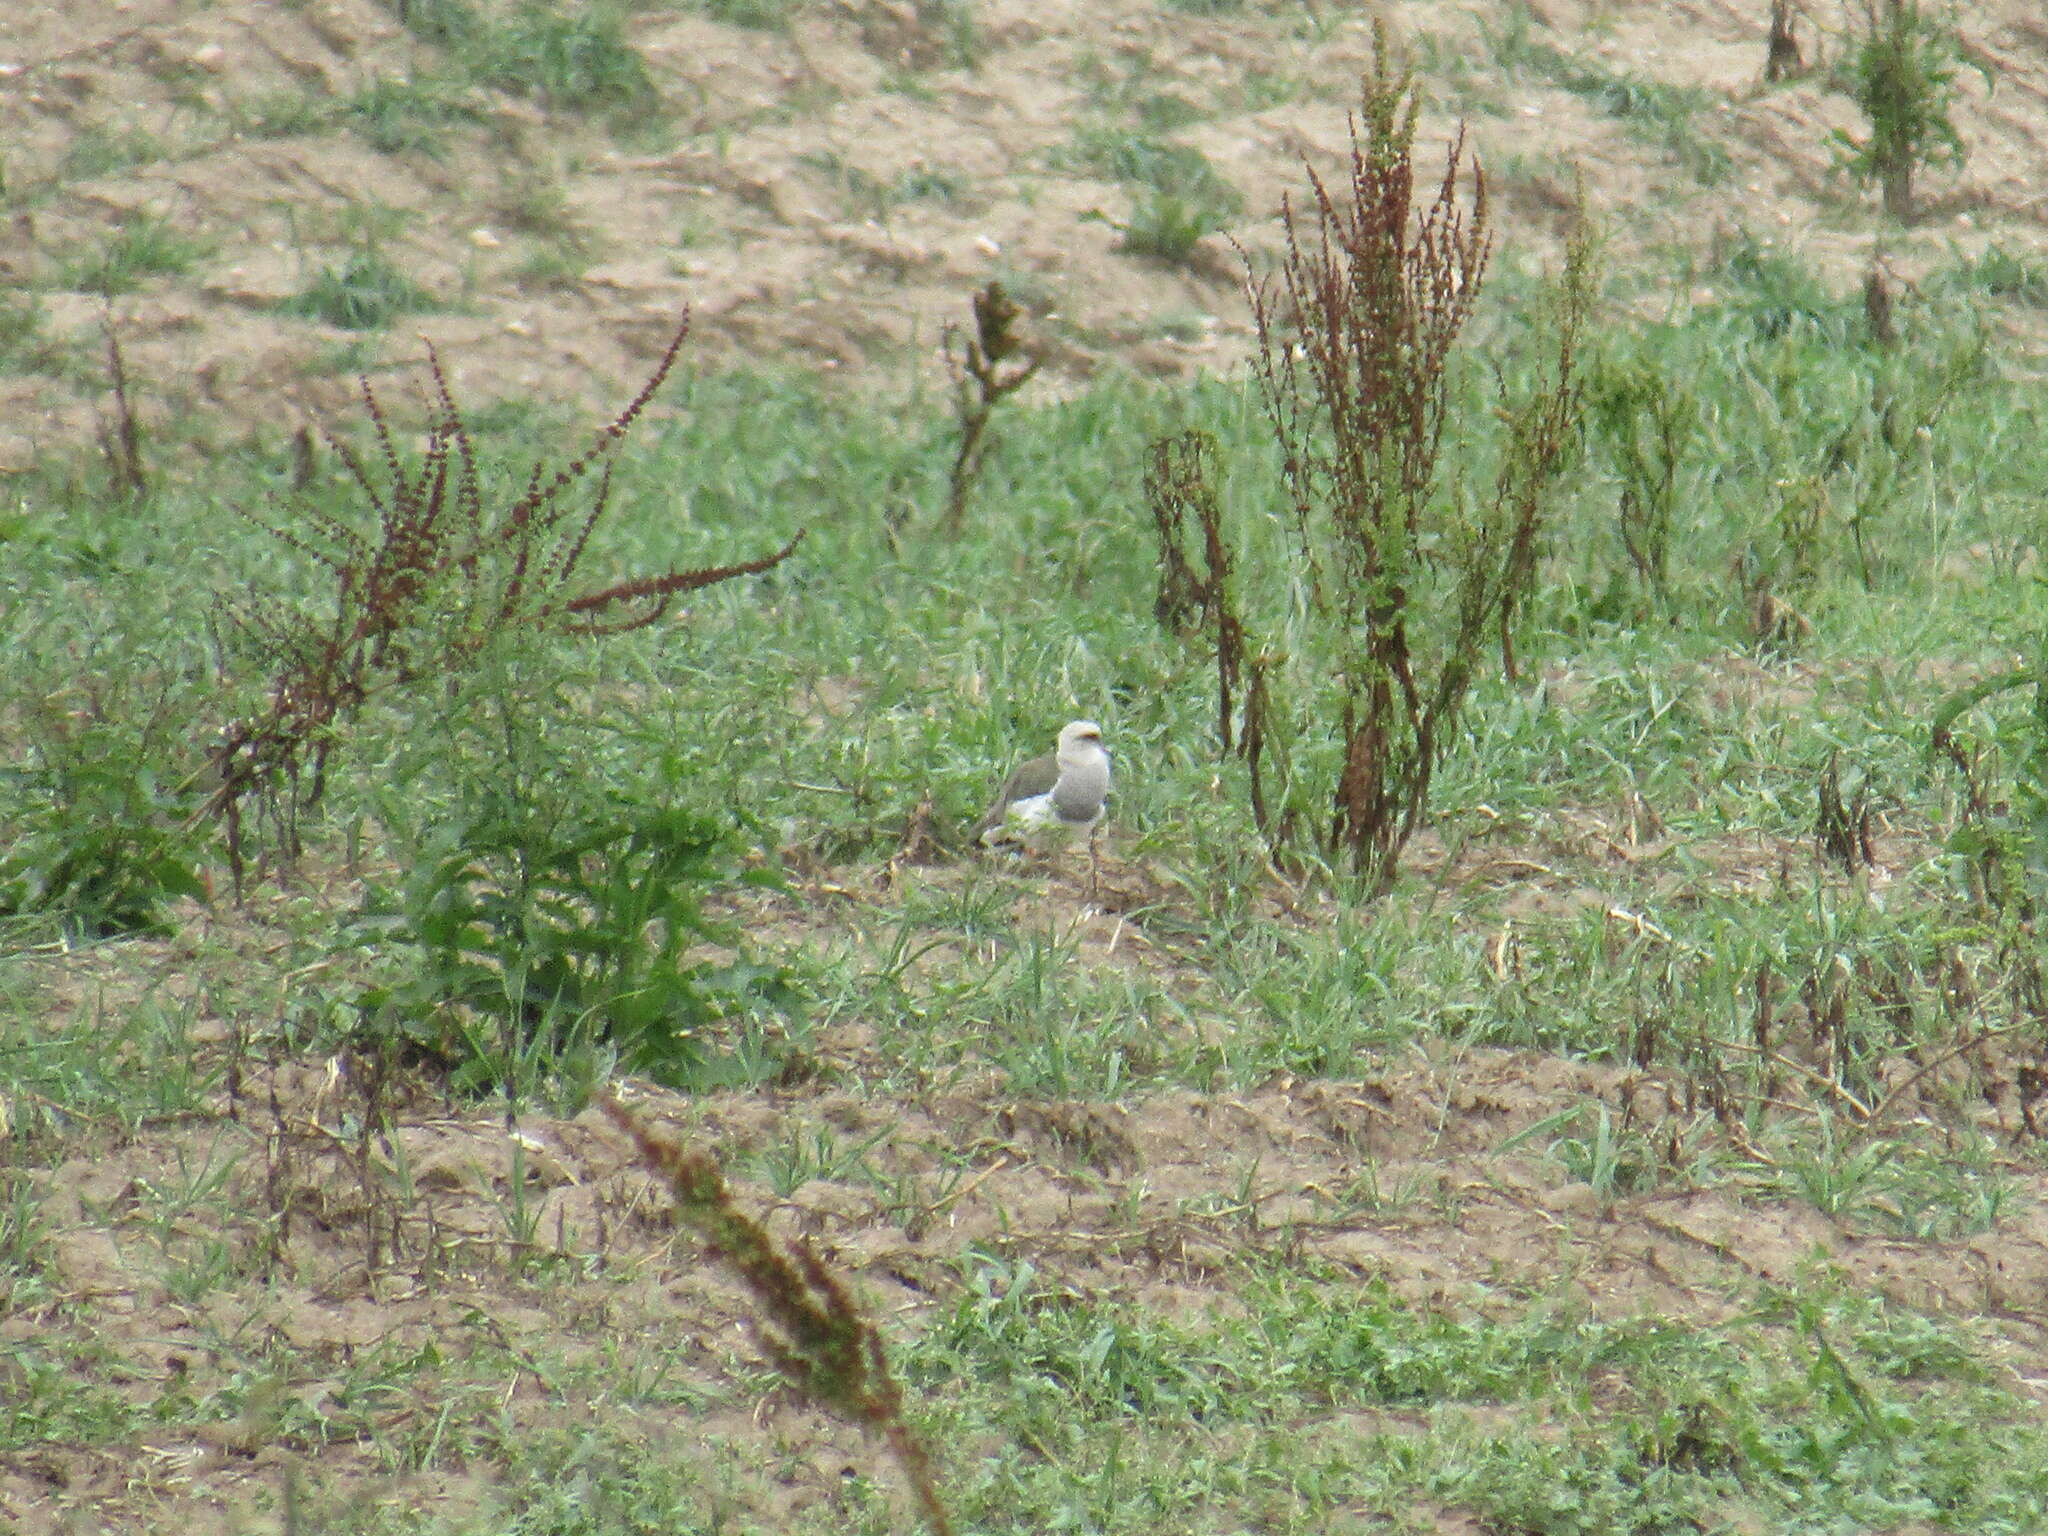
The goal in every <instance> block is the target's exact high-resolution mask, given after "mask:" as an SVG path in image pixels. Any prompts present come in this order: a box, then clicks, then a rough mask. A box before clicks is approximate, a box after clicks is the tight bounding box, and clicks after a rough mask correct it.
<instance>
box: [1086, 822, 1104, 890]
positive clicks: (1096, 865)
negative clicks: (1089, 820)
mask: <svg viewBox="0 0 2048 1536" xmlns="http://www.w3.org/2000/svg"><path fill="white" fill-rule="evenodd" d="M1101 831H1102V829H1101V825H1100V823H1098V824H1097V825H1095V826H1092V827H1090V828H1089V829H1088V899H1089V900H1090V901H1094V900H1095V899H1096V897H1097V896H1098V895H1099V894H1100V893H1101V886H1102V860H1101V857H1100V855H1099V854H1098V853H1097V852H1096V849H1095V840H1096V838H1098V837H1099V836H1101Z"/></svg>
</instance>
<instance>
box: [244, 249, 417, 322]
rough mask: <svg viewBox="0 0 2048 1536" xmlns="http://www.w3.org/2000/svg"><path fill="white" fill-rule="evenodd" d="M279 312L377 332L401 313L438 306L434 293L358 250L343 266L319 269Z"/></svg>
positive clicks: (377, 257) (370, 253)
mask: <svg viewBox="0 0 2048 1536" xmlns="http://www.w3.org/2000/svg"><path fill="white" fill-rule="evenodd" d="M277 307H278V312H279V313H280V314H286V315H298V316H301V317H303V318H305V319H308V320H319V321H322V322H324V323H326V324H328V325H335V326H340V327H341V328H342V329H343V330H345V331H381V330H383V329H384V328H385V327H386V326H388V325H389V324H390V323H391V322H392V321H393V320H395V319H397V318H398V317H399V316H400V315H405V314H418V313H421V312H424V311H428V310H434V309H438V308H440V305H439V304H438V303H437V302H436V300H435V299H434V297H433V295H432V294H430V293H428V292H427V291H426V290H425V289H423V288H421V287H420V286H419V285H418V284H417V283H415V282H413V281H412V279H410V278H408V277H407V276H406V275H405V274H404V273H403V272H401V271H399V270H398V268H396V267H395V266H393V265H392V264H391V263H390V262H389V261H388V260H386V259H385V258H384V257H383V256H381V255H379V254H378V253H377V252H376V251H374V250H365V251H357V252H356V253H355V254H353V255H351V256H350V257H349V258H348V260H347V261H345V262H344V263H342V265H340V266H338V267H335V266H323V267H322V268H320V270H319V271H317V272H316V273H314V274H313V277H312V280H311V281H310V282H308V283H307V284H306V286H305V288H304V289H302V290H301V291H300V292H299V293H297V294H294V295H293V296H292V297H290V298H288V299H286V300H284V301H283V302H282V303H280V304H279V305H278V306H277Z"/></svg>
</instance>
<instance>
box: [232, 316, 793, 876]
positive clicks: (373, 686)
mask: <svg viewBox="0 0 2048 1536" xmlns="http://www.w3.org/2000/svg"><path fill="white" fill-rule="evenodd" d="M688 334H689V317H688V316H687V315H685V316H684V318H683V320H682V322H681V324H680V325H678V327H677V329H676V333H675V336H674V337H673V338H672V339H671V340H670V342H669V344H668V348H667V350H666V351H664V352H663V354H662V357H661V361H660V363H659V364H658V365H657V366H656V368H655V370H654V372H653V374H652V375H651V376H650V377H649V378H648V380H647V382H646V383H645V384H644V385H643V386H642V387H641V389H640V392H639V393H638V394H636V395H635V396H634V397H633V399H632V400H631V401H630V402H629V403H628V404H627V406H626V408H625V409H624V410H623V411H621V412H620V413H619V414H618V415H617V416H616V417H614V418H613V419H612V420H611V421H610V422H608V423H606V424H605V425H604V426H603V427H601V428H599V429H598V431H597V434H596V436H595V437H594V438H593V439H592V441H591V443H590V445H589V447H587V448H586V449H585V450H584V451H583V453H581V454H580V455H578V456H577V457H576V458H574V459H572V460H571V461H570V462H569V463H568V464H567V465H566V466H565V467H564V468H562V469H560V470H558V471H556V472H555V473H554V474H552V475H549V474H547V472H546V470H545V468H544V466H542V465H541V464H539V463H536V464H535V465H534V468H533V471H532V473H531V474H530V475H529V476H528V478H527V483H526V488H525V490H524V491H523V492H522V493H521V494H519V495H518V496H517V497H515V498H514V499H513V500H511V501H510V502H509V504H506V505H504V506H502V507H493V506H489V505H487V504H486V500H485V494H484V483H483V477H482V475H481V473H480V471H479V468H478V464H477V458H476V452H475V446H474V444H473V443H472V441H471V438H470V434H469V429H468V427H467V426H466V425H465V424H464V422H463V419H462V413H461V411H460V410H459V409H458V408H457V406H456V404H455V400H454V398H453V396H452V395H451V394H450V393H449V390H448V380H447V376H446V375H445V374H444V373H443V371H442V368H441V360H440V357H439V356H438V354H436V353H435V351H434V349H433V348H432V346H431V345H430V346H429V347H428V349H427V359H428V367H429V370H430V372H431V375H432V378H433V386H434V391H433V396H432V399H431V402H430V405H431V415H430V418H429V420H428V423H427V442H426V448H425V451H424V453H423V454H422V455H421V456H420V458H419V460H418V462H417V464H416V465H415V466H413V467H410V468H409V467H408V466H407V464H406V463H405V461H403V460H402V459H401V458H400V456H399V452H398V448H397V444H396V442H395V441H394V439H393V436H392V430H391V426H390V423H389V421H388V419H387V418H386V416H385V413H384V409H383V407H382V406H381V405H380V404H379V403H378V400H377V396H376V393H375V391H373V390H372V389H371V388H370V384H369V381H368V380H367V379H365V380H363V381H362V398H363V405H364V408H365V410H366V411H367V412H368V413H369V417H370V422H371V425H372V427H373V428H374V430H375V434H376V440H377V445H378V448H379V450H380V456H381V458H382V461H383V462H382V471H383V473H382V476H381V480H382V484H381V485H380V477H379V476H377V475H374V474H373V473H372V471H371V468H370V466H369V465H367V464H365V463H364V461H363V459H362V457H361V456H360V455H359V454H357V452H356V451H355V450H354V449H353V448H351V447H350V446H349V445H348V444H347V443H345V442H343V441H341V439H339V438H338V437H336V436H335V435H334V434H333V433H332V432H329V431H327V430H326V429H324V428H323V429H322V435H323V436H325V438H326V440H327V442H328V444H329V445H330V446H331V447H332V448H333V450H334V452H335V453H336V454H337V455H338V456H339V457H340V459H341V462H342V463H343V464H344V465H345V466H346V467H347V470H348V473H349V476H350V477H351V478H352V479H353V480H354V481H355V482H356V484H357V485H358V486H359V487H360V488H361V490H362V492H363V494H364V496H365V497H367V498H368V500H369V503H370V506H371V507H372V508H373V509H374V510H375V513H376V522H375V526H374V528H372V529H370V530H368V531H363V530H361V529H359V528H357V527H356V526H354V525H353V524H352V523H351V522H350V521H348V520H344V519H343V518H340V517H337V516H335V515H334V514H332V513H329V512H326V511H323V510H321V509H318V508H310V507H309V508H307V509H305V511H304V513H303V520H304V525H303V526H299V527H284V526H280V525H276V524H271V523H263V524H262V526H263V527H265V528H266V529H267V530H268V531H269V532H270V533H272V534H273V535H275V536H276V537H277V538H279V539H281V540H282V541H283V542H285V543H286V544H288V545H290V546H291V547H292V548H293V549H294V550H296V551H298V552H299V553H300V554H301V555H303V556H304V557H305V558H306V559H307V560H308V561H310V562H311V563H312V564H314V565H316V566H318V567H320V568H322V569H324V570H325V571H327V572H328V573H329V575H330V576H331V578H332V580H333V595H332V599H331V605H330V608H329V611H328V612H327V613H326V614H325V616H324V617H323V616H312V615H306V614H302V613H298V612H289V611H284V610H282V609H278V608H271V607H265V606H263V605H261V604H259V603H258V602H256V601H254V600H244V601H242V602H240V603H237V604H234V605H232V606H228V607H226V608H225V611H224V619H225V623H226V626H227V627H228V628H231V629H233V630H235V631H237V632H239V633H240V634H242V635H244V636H245V637H247V638H248V639H250V640H251V641H252V642H253V648H254V649H255V651H256V652H257V654H258V655H260V656H262V657H264V658H265V659H266V662H267V664H268V666H269V667H270V669H271V681H270V685H269V698H268V702H267V705H266V707H264V708H263V709H261V710H259V711H258V712H256V713H254V714H252V715H249V716H247V717H245V718H241V719H237V720H232V721H230V722H229V723H228V724H227V725H226V727H224V728H223V730H222V731H221V734H220V740H219V742H218V744H217V745H216V746H215V747H214V748H213V749H212V752H211V754H210V755H211V759H212V768H213V773H214V781H215V787H214V790H213V793H212V795H211V797H210V798H209V800H208V802H207V806H206V810H207V812H208V813H210V814H212V815H214V816H217V817H218V818H219V819H220V820H221V822H222V824H223V826H224V828H225V830H226V834H227V849H228V860H229V865H230V868H231V869H232V870H233V872H234V878H235V886H236V889H237V891H238V892H239V891H240V889H241V885H242V871H243V840H242V834H243V818H244V813H245V809H246V807H247V806H248V804H249V803H250V802H251V801H252V800H253V801H254V802H255V803H256V804H257V805H258V806H259V807H261V808H262V809H264V810H265V811H267V812H268V813H269V814H270V815H271V817H272V819H273V820H274V821H275V823H276V825H277V827H278V829H279V833H280V843H281V845H282V848H281V851H282V852H283V854H284V856H285V857H286V858H287V859H292V858H296V857H297V856H298V853H299V839H298V819H299V816H300V815H301V814H302V813H303V812H305V811H307V810H310V809H312V808H313V807H314V806H316V805H318V804H319V802H320V799H321V796H322V794H323V793H324V792H325V788H326V776H327V767H328V762H329V760H330V758H331V756H332V754H333V751H334V748H335V746H336V745H337V743H338V741H339V739H340V736H339V733H340V728H341V727H342V725H343V724H344V723H345V722H346V721H347V720H348V719H349V718H350V717H352V716H353V715H354V714H355V712H356V711H357V710H359V709H360V708H361V707H362V706H363V705H364V703H366V702H367V701H368V700H369V699H370V698H371V697H372V696H373V695H375V694H378V693H381V692H384V691H386V690H389V689H392V688H399V687H404V686H407V685H411V684H417V683H420V682H423V681H426V680H429V679H434V678H446V677H449V676H453V675H456V674H459V673H460V672H461V671H462V670H463V669H464V668H466V667H467V666H469V665H470V664H471V663H473V662H474V661H475V660H476V659H477V658H478V656H479V655H481V654H482V653H483V652H484V651H485V650H486V649H487V648H488V647H489V646H490V645H491V644H492V643H493V642H494V641H495V640H496V639H497V638H498V637H499V636H501V635H505V634H509V633H515V632H521V631H542V630H554V631H556V632H565V633H569V634H583V635H608V634H617V633H620V632H621V631H624V630H628V629H636V628H640V627H642V626H645V625H648V624H652V623H654V622H655V621H656V620H658V619H659V618H661V617H662V615H663V614H664V613H666V612H667V610H668V607H669V604H670V603H671V602H672V601H673V599H674V598H675V597H676V595H677V594H678V593H682V592H690V591H694V590H696V589H697V588H700V587H706V586H710V585H712V584H713V583H715V582H721V581H730V580H732V579H733V578H734V577H737V576H745V575H750V574H753V573H754V572H758V571H764V570H767V569H768V568H769V567H771V566H774V565H777V564H779V563H780V562H781V561H783V560H786V559H787V558H789V556H790V554H791V553H792V552H793V551H794V550H795V548H796V546H797V543H798V542H799V541H800V540H801V539H802V537H803V535H802V534H798V535H797V538H795V539H792V540H790V542H789V543H788V544H787V545H785V546H784V547H783V548H782V549H780V550H778V551H776V552H775V553H774V554H771V555H767V556H764V557H762V558H761V559H758V560H751V561H747V562H745V563H743V564H737V565H725V566H709V567H705V568H703V569H699V570H683V571H667V572H664V573H662V574H660V575H655V576H642V577H636V578H633V579H631V580H627V581H622V582H618V583H615V584H613V585H611V586H607V587H602V588H599V589H597V590H594V591H587V592H581V593H579V592H576V591H574V590H573V586H574V578H575V576H576V573H577V569H578V566H579V565H580V563H581V561H582V559H583V557H584V554H585V553H586V551H587V550H588V548H589V544H590V537H591V533H592V530H593V529H595V527H596V526H597V523H598V520H599V519H600V518H601V517H602V516H603V515H604V512H605V508H606V505H607V502H608V499H609V495H610V491H611V457H612V455H613V453H614V452H615V451H616V450H617V448H618V446H619V444H620V442H621V441H622V440H623V439H624V438H625V435H626V433H627V431H628V430H629V429H630V428H631V427H632V425H633V423H634V422H635V421H637V420H638V419H639V417H640V415H641V413H642V412H643V411H645V410H646V408H647V405H648V403H649V402H650V401H651V400H652V399H653V398H654V394H655V391H656V390H658V389H659V388H660V387H661V385H662V383H663V381H665V380H666V379H667V378H668V375H669V373H670V371H671V370H672V369H673V368H674V366H675V361H676V357H677V354H678V353H679V352H680V351H681V349H682V345H683V339H684V337H685V336H687V335H688ZM593 473H595V474H596V476H597V484H596V489H595V492H594V494H593V495H591V497H590V498H589V501H588V504H587V505H582V506H579V505H578V504H577V503H576V502H575V501H573V500H572V499H571V498H570V497H569V495H568V493H569V492H570V491H571V490H573V489H574V488H575V487H576V486H577V485H578V484H580V483H581V482H583V481H584V480H585V479H586V478H587V477H589V476H590V475H592V474H593ZM615 613H616V614H618V615H619V616H618V617H611V615H613V614H615Z"/></svg>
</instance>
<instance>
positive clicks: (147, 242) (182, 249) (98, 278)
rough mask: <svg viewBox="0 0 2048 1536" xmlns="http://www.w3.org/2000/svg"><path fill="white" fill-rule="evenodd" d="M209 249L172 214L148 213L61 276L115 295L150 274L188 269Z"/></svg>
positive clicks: (67, 282) (87, 289)
mask: <svg viewBox="0 0 2048 1536" xmlns="http://www.w3.org/2000/svg"><path fill="white" fill-rule="evenodd" d="M210 251H211V246H210V244H209V243H208V242H207V241H205V240H203V239H200V238H198V237H196V236H194V235H192V234H190V233H188V232H186V231H184V230H181V229H179V228H178V227H177V226H176V225H175V224H174V223H172V222H171V220H169V219H168V218H163V217H160V216H155V215H144V216H142V217H140V218H136V219H133V220H131V221H129V222H128V223H127V224H125V225H123V226H122V228H121V229H120V231H119V232H118V233H116V234H114V235H112V236H110V237H109V238H108V240H107V241H106V243H105V244H104V245H102V246H100V248H99V249H98V250H96V251H92V252H90V253H88V254H86V255H84V256H81V257H80V258H79V259H78V260H77V261H76V262H74V263H73V264H71V265H70V266H68V267H66V268H65V269H64V271H63V273H62V274H61V276H60V278H59V281H60V282H61V283H62V284H63V285H64V286H65V287H67V288H76V289H78V290H80V291H81V292H84V293H97V294H99V295H101V296H102V297H103V298H113V297H115V296H117V295H120V294H124V293H133V292H134V291H135V290H136V289H138V288H140V287H141V286H142V285H143V284H144V283H146V282H148V281H149V280H150V279H151V278H154V277H165V276H171V275H175V274H177V273H181V272H188V271H190V270H191V269H192V268H193V266H195V265H196V264H197V263H199V262H200V261H202V260H204V259H205V258H206V256H207V255H208V254H210Z"/></svg>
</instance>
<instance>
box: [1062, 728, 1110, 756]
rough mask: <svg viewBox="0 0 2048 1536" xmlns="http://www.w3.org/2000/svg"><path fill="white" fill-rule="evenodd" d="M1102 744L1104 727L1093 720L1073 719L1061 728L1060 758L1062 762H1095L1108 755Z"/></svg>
mask: <svg viewBox="0 0 2048 1536" xmlns="http://www.w3.org/2000/svg"><path fill="white" fill-rule="evenodd" d="M1108 751H1109V749H1108V748H1106V747H1105V746H1103V744H1102V727H1101V726H1099V725H1097V724H1096V723H1095V722H1094V721H1093V720H1073V721H1069V722H1068V723H1067V724H1066V725H1064V726H1062V727H1061V728H1060V745H1059V760H1060V761H1061V762H1062V763H1087V762H1093V761H1095V760H1096V758H1097V757H1098V756H1107V755H1108Z"/></svg>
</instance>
